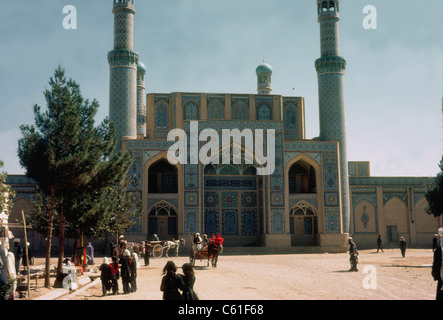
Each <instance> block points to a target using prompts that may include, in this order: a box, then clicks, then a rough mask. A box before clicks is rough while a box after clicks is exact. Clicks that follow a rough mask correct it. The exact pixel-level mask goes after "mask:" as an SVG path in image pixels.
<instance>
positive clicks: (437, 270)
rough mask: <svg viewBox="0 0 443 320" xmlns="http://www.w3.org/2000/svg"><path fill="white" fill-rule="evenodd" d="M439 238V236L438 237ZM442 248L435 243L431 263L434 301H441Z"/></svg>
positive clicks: (442, 298) (442, 284) (442, 296)
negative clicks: (435, 288) (434, 293)
mask: <svg viewBox="0 0 443 320" xmlns="http://www.w3.org/2000/svg"><path fill="white" fill-rule="evenodd" d="M440 237H441V235H440ZM441 259H442V248H441V245H440V244H439V243H438V241H437V248H436V249H435V250H434V260H433V262H432V272H431V273H432V277H433V278H434V281H437V294H436V297H435V299H436V300H443V290H442V289H443V288H442V286H443V270H442V261H441Z"/></svg>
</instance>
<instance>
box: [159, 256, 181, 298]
mask: <svg viewBox="0 0 443 320" xmlns="http://www.w3.org/2000/svg"><path fill="white" fill-rule="evenodd" d="M162 275H163V278H162V281H161V285H160V291H162V292H163V300H183V296H182V295H181V294H180V291H179V290H181V291H183V290H184V287H185V284H184V282H183V279H182V277H181V276H180V275H178V274H177V266H176V265H175V263H174V262H173V261H168V262H167V263H166V265H165V266H164V268H163V272H162Z"/></svg>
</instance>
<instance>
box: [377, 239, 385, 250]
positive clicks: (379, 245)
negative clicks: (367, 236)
mask: <svg viewBox="0 0 443 320" xmlns="http://www.w3.org/2000/svg"><path fill="white" fill-rule="evenodd" d="M382 243H383V241H381V236H380V235H378V238H377V252H378V250H381V252H384V251H383V248H382V247H381V245H382Z"/></svg>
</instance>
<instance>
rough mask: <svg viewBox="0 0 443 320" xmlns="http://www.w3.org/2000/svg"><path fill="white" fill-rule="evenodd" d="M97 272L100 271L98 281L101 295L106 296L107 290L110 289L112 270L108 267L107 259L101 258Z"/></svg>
mask: <svg viewBox="0 0 443 320" xmlns="http://www.w3.org/2000/svg"><path fill="white" fill-rule="evenodd" d="M99 270H100V271H101V275H100V280H101V281H102V292H103V295H104V296H106V294H107V292H108V290H110V289H111V288H112V270H111V267H110V266H109V260H108V258H106V257H105V258H103V263H102V264H101V266H100V267H99ZM109 284H111V285H109Z"/></svg>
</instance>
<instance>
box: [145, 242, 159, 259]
mask: <svg viewBox="0 0 443 320" xmlns="http://www.w3.org/2000/svg"><path fill="white" fill-rule="evenodd" d="M162 243H163V241H148V244H149V246H150V248H149V252H150V253H151V255H152V256H153V257H154V258H160V257H161V256H162V255H163V245H162Z"/></svg>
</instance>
